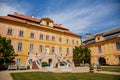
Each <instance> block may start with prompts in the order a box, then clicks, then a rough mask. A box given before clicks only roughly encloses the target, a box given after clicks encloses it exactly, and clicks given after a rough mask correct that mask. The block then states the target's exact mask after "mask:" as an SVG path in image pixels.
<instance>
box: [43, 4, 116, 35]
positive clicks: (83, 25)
mask: <svg viewBox="0 0 120 80" xmlns="http://www.w3.org/2000/svg"><path fill="white" fill-rule="evenodd" d="M116 5H117V4H107V5H102V4H101V5H95V6H87V7H84V8H80V7H77V6H75V7H73V6H71V7H72V8H69V9H63V11H58V12H56V13H53V12H52V13H49V14H45V15H44V16H43V17H50V18H51V19H53V20H54V21H55V22H56V23H60V24H63V26H65V27H66V28H69V29H70V30H72V31H73V32H75V33H77V34H78V33H86V32H88V31H89V30H90V29H94V30H95V29H97V25H99V26H102V25H103V24H100V22H101V20H104V18H105V17H106V16H107V15H109V14H111V13H113V12H114V11H115V9H114V6H116ZM108 24H110V23H108ZM103 27H104V26H103Z"/></svg>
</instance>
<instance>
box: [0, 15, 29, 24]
mask: <svg viewBox="0 0 120 80" xmlns="http://www.w3.org/2000/svg"><path fill="white" fill-rule="evenodd" d="M0 18H1V19H7V20H11V21H16V22H21V23H26V22H27V21H26V20H22V19H18V18H14V17H10V16H0Z"/></svg>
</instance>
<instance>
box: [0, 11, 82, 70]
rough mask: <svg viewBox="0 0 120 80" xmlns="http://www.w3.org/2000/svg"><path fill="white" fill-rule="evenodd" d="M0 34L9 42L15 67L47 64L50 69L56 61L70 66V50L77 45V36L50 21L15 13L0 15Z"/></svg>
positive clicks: (79, 43) (78, 42) (78, 40)
mask: <svg viewBox="0 0 120 80" xmlns="http://www.w3.org/2000/svg"><path fill="white" fill-rule="evenodd" d="M0 35H1V36H2V37H6V38H8V39H11V40H12V45H13V47H14V50H15V53H17V54H18V56H17V57H15V63H16V64H17V65H28V64H29V65H37V66H38V65H39V64H41V62H48V63H49V64H50V66H52V67H54V66H55V64H56V63H57V62H58V61H64V62H66V64H67V65H68V64H69V66H70V65H71V64H72V63H73V62H72V58H73V56H72V55H73V48H74V47H75V46H79V45H81V36H79V35H77V34H74V33H73V32H71V31H70V30H69V29H67V28H64V27H62V25H60V24H55V23H54V21H53V20H51V19H50V18H41V19H36V18H35V17H34V16H31V17H29V16H25V15H22V14H19V13H14V14H8V15H7V16H0ZM33 68H34V67H33ZM35 68H39V67H35Z"/></svg>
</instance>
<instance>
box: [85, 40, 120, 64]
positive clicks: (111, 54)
mask: <svg viewBox="0 0 120 80" xmlns="http://www.w3.org/2000/svg"><path fill="white" fill-rule="evenodd" d="M116 42H120V38H115V39H112V40H107V41H99V42H96V43H94V44H89V45H86V46H87V47H89V48H90V50H91V56H92V57H91V63H92V64H93V63H97V62H98V58H99V57H104V58H105V59H106V64H109V65H116V64H120V62H119V57H120V50H117V48H116ZM99 45H100V46H102V53H99V52H98V46H99Z"/></svg>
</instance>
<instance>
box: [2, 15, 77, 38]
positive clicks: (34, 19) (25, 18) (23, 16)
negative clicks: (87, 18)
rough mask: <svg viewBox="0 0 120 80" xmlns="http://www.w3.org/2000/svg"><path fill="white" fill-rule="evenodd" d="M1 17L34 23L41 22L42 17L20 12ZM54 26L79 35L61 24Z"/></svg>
mask: <svg viewBox="0 0 120 80" xmlns="http://www.w3.org/2000/svg"><path fill="white" fill-rule="evenodd" d="M0 19H6V20H10V21H15V22H21V23H27V21H32V22H34V23H37V24H40V19H36V18H32V17H29V16H25V15H22V14H18V13H15V14H8V16H0ZM53 27H54V28H58V29H61V30H64V33H68V34H72V35H76V36H79V35H77V34H74V33H73V32H71V31H69V29H67V28H64V27H63V26H61V25H60V24H53Z"/></svg>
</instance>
